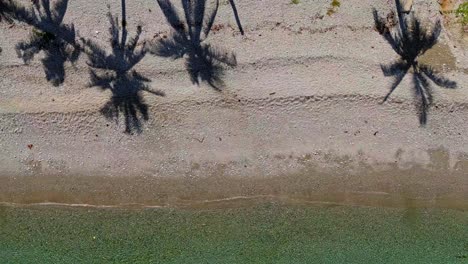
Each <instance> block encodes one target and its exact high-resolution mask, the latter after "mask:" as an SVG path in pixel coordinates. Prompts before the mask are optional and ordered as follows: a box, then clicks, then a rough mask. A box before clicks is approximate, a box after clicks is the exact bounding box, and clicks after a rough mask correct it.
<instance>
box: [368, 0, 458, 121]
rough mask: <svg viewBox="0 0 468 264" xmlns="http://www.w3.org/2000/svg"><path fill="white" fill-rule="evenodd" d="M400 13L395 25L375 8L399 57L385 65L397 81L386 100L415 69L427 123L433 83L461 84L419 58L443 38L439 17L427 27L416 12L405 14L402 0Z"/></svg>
mask: <svg viewBox="0 0 468 264" xmlns="http://www.w3.org/2000/svg"><path fill="white" fill-rule="evenodd" d="M395 2H396V6H397V15H398V27H397V29H396V30H395V29H392V28H390V27H389V26H388V24H387V22H388V21H386V19H385V18H383V17H381V16H379V14H378V12H377V10H375V9H374V10H373V14H374V22H375V27H376V29H377V30H378V31H379V33H380V34H381V35H382V36H383V37H384V38H385V40H386V41H387V42H388V43H389V44H390V45H391V47H392V48H393V50H394V51H395V52H396V53H397V54H398V55H399V56H400V58H399V60H397V61H395V62H393V63H391V64H389V65H381V68H382V71H383V73H384V75H385V76H392V77H393V78H394V82H393V84H392V86H391V88H390V91H389V92H388V93H387V95H386V96H385V98H384V100H383V102H385V101H387V100H388V98H389V97H390V95H391V94H392V93H393V91H395V89H396V88H397V87H398V85H399V84H400V83H401V81H402V80H403V78H404V77H405V76H406V74H407V73H408V72H409V71H410V69H412V71H413V72H412V75H413V84H414V92H415V96H416V97H417V98H419V100H420V106H419V122H420V124H422V125H425V124H426V123H427V112H428V109H429V107H430V105H431V103H432V101H433V97H432V88H431V83H430V81H432V82H433V83H435V84H436V85H438V86H440V87H443V88H451V89H453V88H456V86H457V84H456V83H455V82H453V81H450V80H448V79H446V78H445V77H443V76H442V75H440V74H439V73H437V72H436V71H435V70H434V69H433V68H432V67H431V66H429V65H425V64H422V63H419V62H418V58H419V57H420V56H421V55H423V54H424V53H425V52H426V51H427V50H429V49H430V48H432V47H433V46H434V45H435V44H436V43H437V40H438V38H439V35H440V32H441V29H442V26H441V24H440V21H437V22H436V23H435V25H434V27H433V28H432V29H428V28H426V27H424V26H423V25H422V24H421V22H420V20H419V19H418V18H417V17H415V16H414V14H409V15H404V14H403V12H402V7H401V5H400V2H399V0H395Z"/></svg>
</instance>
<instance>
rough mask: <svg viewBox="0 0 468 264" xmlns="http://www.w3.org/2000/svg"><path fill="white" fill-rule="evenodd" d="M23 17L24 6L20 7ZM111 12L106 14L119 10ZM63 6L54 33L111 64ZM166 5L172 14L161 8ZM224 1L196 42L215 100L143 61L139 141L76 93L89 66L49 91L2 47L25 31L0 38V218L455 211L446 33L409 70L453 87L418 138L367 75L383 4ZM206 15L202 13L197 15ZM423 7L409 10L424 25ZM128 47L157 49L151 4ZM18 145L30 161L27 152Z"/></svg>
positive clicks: (459, 148)
mask: <svg viewBox="0 0 468 264" xmlns="http://www.w3.org/2000/svg"><path fill="white" fill-rule="evenodd" d="M24 2H25V4H27V3H28V2H29V1H24ZM119 2H120V1H119ZM119 2H118V1H91V0H83V1H70V3H69V6H68V11H67V14H66V16H65V19H64V22H65V23H74V25H75V28H76V29H77V30H78V31H79V36H81V37H84V38H90V39H93V40H94V41H96V42H98V43H100V44H101V45H103V46H105V47H107V48H108V49H109V50H110V48H109V43H107V42H108V39H109V35H108V28H109V23H108V21H107V18H106V13H107V11H108V9H107V4H110V5H111V10H112V12H113V13H114V14H115V15H118V16H119V17H120V16H121V14H120V3H119ZM174 2H177V3H178V2H179V1H174ZM330 2H331V1H325V0H321V1H318V0H301V1H300V3H299V4H291V3H290V1H289V0H281V1H280V0H271V1H258V0H238V1H236V4H237V8H238V11H239V15H240V19H241V22H242V24H243V27H244V29H245V35H244V36H242V35H241V34H240V33H239V31H238V30H237V26H236V23H235V20H234V16H233V14H232V10H231V8H230V5H229V2H228V1H226V0H223V1H221V3H222V4H221V6H220V9H219V12H218V15H217V18H216V21H215V26H216V27H217V30H216V31H214V32H212V34H211V35H210V36H209V38H208V40H207V42H209V43H211V44H213V45H216V46H217V47H222V48H223V49H225V50H226V51H232V52H233V53H235V54H236V58H237V63H238V65H237V67H226V70H225V76H224V78H223V80H224V82H225V87H224V89H223V90H222V91H221V92H219V91H216V90H214V89H213V88H211V87H210V86H209V85H207V84H206V83H201V84H200V85H199V86H198V85H194V84H192V82H191V81H190V78H189V75H188V73H187V71H186V70H185V66H184V59H183V58H182V59H178V60H171V59H165V58H160V57H156V56H152V55H150V54H148V55H147V56H146V57H145V58H144V59H143V60H142V62H141V63H139V64H138V65H137V66H136V69H137V70H138V72H139V73H141V74H142V75H144V76H146V77H148V78H149V79H151V81H152V82H151V83H149V86H150V87H151V88H152V89H154V90H160V91H163V92H164V93H165V94H166V96H165V97H160V96H155V95H153V94H150V93H145V92H142V94H143V96H144V100H145V102H146V103H147V104H148V106H149V120H148V121H142V122H143V130H142V133H140V134H138V133H134V134H133V135H132V134H125V133H124V130H125V124H124V122H123V119H122V118H120V119H119V122H118V123H116V122H115V120H109V119H106V118H105V117H104V116H103V115H101V113H100V112H99V110H100V109H101V108H102V107H103V105H104V104H105V103H106V102H107V101H108V100H109V98H110V96H111V93H110V92H109V91H102V90H100V89H99V88H96V87H94V88H88V87H87V84H88V83H89V75H88V66H87V64H86V61H87V58H86V56H85V55H84V54H82V56H81V57H80V59H79V60H78V62H77V63H76V64H75V65H71V64H66V79H65V81H64V83H63V85H61V86H59V87H54V86H52V85H51V84H50V83H49V82H47V80H46V79H45V74H44V70H43V67H42V64H41V61H40V56H38V57H36V58H35V59H34V60H33V61H32V62H31V63H30V64H29V65H24V64H23V62H22V60H21V59H19V58H18V57H17V56H16V52H15V48H14V47H15V45H16V43H18V42H19V41H21V40H23V39H25V38H27V37H28V35H29V34H30V33H29V32H30V27H29V26H27V25H25V24H15V25H14V26H11V25H8V24H1V25H0V36H1V38H0V47H2V48H3V52H2V54H1V56H0V76H1V79H0V133H1V136H0V146H1V149H2V152H1V154H0V202H11V203H41V202H57V203H74V204H82V203H87V204H113V205H115V204H129V203H132V204H146V205H168V204H169V205H171V204H185V203H189V202H194V201H195V202H197V201H210V200H222V199H230V198H233V197H257V196H267V197H272V196H273V197H282V198H285V199H286V198H287V199H293V200H305V201H320V202H332V203H347V204H367V205H391V206H394V205H397V206H400V205H401V206H413V205H420V206H441V207H451V208H453V207H455V208H462V209H468V136H467V135H468V89H467V87H466V83H467V80H468V75H467V74H466V73H467V69H468V59H467V49H466V47H467V44H466V43H467V42H466V35H463V34H462V33H460V32H459V28H457V26H456V25H454V24H453V23H454V22H453V20H452V21H451V22H450V23H452V24H450V25H449V26H447V27H448V28H449V29H450V30H445V29H444V30H443V31H442V34H441V37H440V42H439V44H438V45H437V46H436V47H435V48H434V49H433V50H431V51H430V52H428V54H427V56H426V57H425V58H424V59H423V60H425V61H426V62H428V63H430V64H431V65H433V66H434V67H436V68H437V69H439V70H441V71H442V72H444V75H445V76H446V77H448V78H450V79H451V80H454V81H456V82H457V83H458V89H456V90H447V89H443V88H439V87H435V88H434V104H433V106H432V108H431V109H430V111H429V120H428V124H427V125H426V126H425V127H422V126H420V124H419V122H418V115H417V109H416V106H415V103H416V99H415V98H414V96H413V86H412V80H411V77H410V76H411V75H408V76H407V77H406V78H405V79H404V80H403V82H402V84H401V85H400V86H399V87H398V88H397V90H396V91H395V93H394V94H393V96H392V97H391V99H390V100H389V101H388V102H387V103H384V104H381V103H380V102H381V101H382V99H383V98H384V96H385V94H386V93H387V92H388V89H389V87H390V85H391V82H392V78H390V77H385V76H383V74H382V71H381V68H380V65H381V64H382V63H391V62H392V61H394V60H396V59H397V55H396V54H395V53H394V51H393V50H392V49H391V47H390V46H389V45H388V44H387V43H386V42H385V40H384V39H383V38H382V37H381V36H380V35H379V34H378V33H377V32H376V31H375V30H374V28H373V17H372V8H373V7H375V8H376V9H378V10H379V11H380V12H381V13H388V12H389V11H390V10H391V8H392V4H391V3H392V1H388V0H344V1H342V3H341V7H339V8H337V10H336V12H335V13H334V14H333V15H331V16H327V15H326V13H327V10H328V8H329V7H330ZM211 6H212V5H211ZM438 9H439V5H438V3H437V1H435V0H432V1H414V5H413V10H416V11H417V13H418V14H421V17H422V18H423V20H424V21H426V22H429V23H430V22H434V21H435V20H437V19H441V15H440V13H439V10H438ZM127 21H128V30H129V33H130V35H133V34H134V33H135V31H136V27H137V25H138V24H141V25H142V26H143V34H142V38H143V39H146V40H153V41H154V40H155V37H156V38H157V36H162V35H168V34H169V32H170V28H169V26H168V24H167V22H166V20H165V18H164V16H163V14H162V12H161V10H160V8H159V7H158V5H157V4H156V1H151V0H142V1H128V3H127ZM28 145H29V147H28Z"/></svg>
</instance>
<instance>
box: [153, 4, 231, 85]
mask: <svg viewBox="0 0 468 264" xmlns="http://www.w3.org/2000/svg"><path fill="white" fill-rule="evenodd" d="M181 1H182V6H183V9H184V17H185V22H183V21H182V20H181V19H180V17H179V15H178V13H177V10H176V8H175V7H174V6H173V5H172V3H171V2H170V1H169V0H158V4H159V6H160V7H161V9H162V11H163V13H164V16H165V17H166V20H167V22H168V23H169V24H170V25H171V27H172V29H173V32H172V34H171V36H170V37H169V38H162V39H160V40H159V41H157V42H156V43H155V44H153V45H152V46H151V47H150V49H149V52H150V53H151V54H154V55H157V56H161V57H165V58H172V59H180V58H182V57H185V59H186V63H185V66H186V70H187V72H188V73H189V75H190V79H191V81H192V83H194V84H197V85H199V84H200V82H206V83H208V84H209V85H210V86H211V87H213V88H214V89H216V90H218V91H220V90H221V89H222V88H223V87H224V82H223V80H222V77H223V75H224V69H223V66H222V65H223V64H224V65H227V66H232V67H234V66H236V65H237V60H236V56H235V54H234V53H228V52H225V51H223V50H221V49H220V48H216V47H214V46H212V45H210V44H207V43H205V42H204V41H205V40H206V38H207V37H208V35H209V33H210V31H211V29H212V27H213V24H214V20H215V17H216V14H217V10H218V6H219V0H217V1H216V6H215V8H214V9H213V10H212V11H211V12H210V13H209V14H208V16H207V17H205V11H206V0H181Z"/></svg>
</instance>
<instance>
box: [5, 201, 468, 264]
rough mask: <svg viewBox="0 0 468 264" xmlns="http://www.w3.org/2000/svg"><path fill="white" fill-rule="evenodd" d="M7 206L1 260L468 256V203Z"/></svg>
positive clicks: (419, 259) (442, 259)
mask: <svg viewBox="0 0 468 264" xmlns="http://www.w3.org/2000/svg"><path fill="white" fill-rule="evenodd" d="M229 207H230V208H227V206H224V208H222V209H220V208H211V209H206V208H205V209H95V208H93V209H89V208H71V207H56V206H35V207H11V206H2V207H0V260H1V263H468V212H461V211H452V210H435V209H411V210H407V209H394V208H393V209H392V208H370V207H345V206H335V207H319V206H303V205H286V204H281V203H278V202H271V201H269V202H262V203H260V204H255V205H242V206H235V207H232V205H230V206H229Z"/></svg>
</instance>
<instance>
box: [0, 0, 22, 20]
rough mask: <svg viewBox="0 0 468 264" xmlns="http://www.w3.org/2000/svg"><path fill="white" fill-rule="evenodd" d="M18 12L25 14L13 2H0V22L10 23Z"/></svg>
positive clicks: (4, 0) (9, 0) (10, 0)
mask: <svg viewBox="0 0 468 264" xmlns="http://www.w3.org/2000/svg"><path fill="white" fill-rule="evenodd" d="M19 12H21V13H25V12H26V10H25V8H24V7H21V6H20V5H18V4H17V3H16V2H14V1H13V0H0V22H3V21H5V22H7V23H12V22H13V21H14V20H15V19H16V17H17V14H18V13H19Z"/></svg>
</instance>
